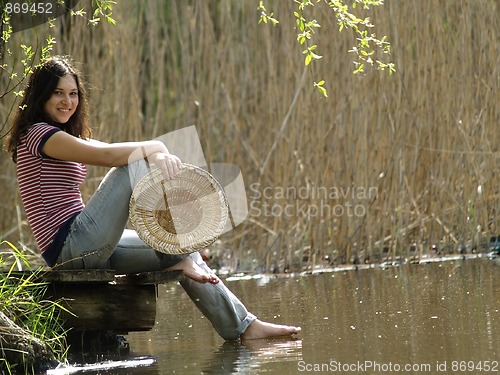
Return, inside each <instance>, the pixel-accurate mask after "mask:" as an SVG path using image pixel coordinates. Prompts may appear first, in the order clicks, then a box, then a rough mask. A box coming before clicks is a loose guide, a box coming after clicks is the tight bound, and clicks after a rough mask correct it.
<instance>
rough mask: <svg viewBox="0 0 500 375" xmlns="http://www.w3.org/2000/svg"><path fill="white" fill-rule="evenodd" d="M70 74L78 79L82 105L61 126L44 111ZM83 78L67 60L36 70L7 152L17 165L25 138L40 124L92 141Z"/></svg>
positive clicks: (56, 60) (54, 59) (49, 62)
mask: <svg viewBox="0 0 500 375" xmlns="http://www.w3.org/2000/svg"><path fill="white" fill-rule="evenodd" d="M68 74H70V75H72V76H73V77H74V78H75V81H76V85H77V87H78V98H79V104H78V106H77V108H76V111H75V113H74V114H73V116H71V117H70V119H69V120H68V122H67V123H65V124H60V123H57V122H55V121H53V120H52V119H51V118H50V116H48V114H47V113H46V112H45V110H44V108H43V107H44V104H45V103H46V102H47V100H49V99H50V97H51V95H52V93H53V92H54V90H55V89H56V87H57V84H58V83H59V79H60V78H61V77H63V76H65V75H68ZM80 76H81V74H80V73H79V72H78V71H77V69H76V68H75V67H74V66H73V64H72V63H71V61H70V60H69V59H68V58H67V57H64V56H54V57H52V58H50V59H49V60H47V61H46V62H44V63H43V64H41V65H39V66H37V67H36V68H35V70H34V71H33V73H32V74H31V76H30V78H29V81H28V85H27V86H26V89H25V91H24V96H23V98H22V100H21V103H20V105H19V108H18V110H17V113H16V116H15V117H14V124H13V127H12V130H11V133H10V138H9V139H8V141H7V151H9V152H10V153H11V155H12V160H14V162H16V161H17V146H18V145H19V142H20V139H21V137H22V136H23V135H24V134H25V133H26V132H27V131H28V129H29V128H30V126H32V125H33V124H36V123H38V122H45V123H48V124H50V125H54V126H57V127H59V128H61V129H63V130H64V131H66V132H67V133H69V134H71V135H73V136H75V137H79V138H90V137H91V136H92V131H91V130H90V127H89V125H88V120H87V101H86V95H85V88H84V86H83V84H82V79H81V78H80Z"/></svg>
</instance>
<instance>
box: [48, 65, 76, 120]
mask: <svg viewBox="0 0 500 375" xmlns="http://www.w3.org/2000/svg"><path fill="white" fill-rule="evenodd" d="M78 103H79V98H78V86H77V84H76V80H75V77H73V76H72V75H71V74H67V75H65V76H62V77H61V78H59V82H58V83H57V87H56V88H55V90H54V92H53V93H52V95H51V96H50V98H49V100H47V101H46V102H45V104H44V105H43V109H44V110H45V112H46V113H47V114H48V115H49V116H50V118H51V119H52V120H54V121H55V122H58V123H61V124H65V123H66V122H68V120H69V119H70V117H71V116H73V114H74V113H75V111H76V107H78Z"/></svg>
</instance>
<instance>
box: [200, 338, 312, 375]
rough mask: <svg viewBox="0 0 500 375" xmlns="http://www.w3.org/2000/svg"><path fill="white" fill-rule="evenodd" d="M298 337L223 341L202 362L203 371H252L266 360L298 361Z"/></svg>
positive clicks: (228, 373)
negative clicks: (295, 338) (209, 356)
mask: <svg viewBox="0 0 500 375" xmlns="http://www.w3.org/2000/svg"><path fill="white" fill-rule="evenodd" d="M301 349H302V341H301V340H279V339H276V340H254V341H246V342H244V343H239V342H226V343H224V344H222V345H221V346H220V347H219V348H218V349H217V350H216V351H215V352H214V354H213V355H212V357H211V358H210V359H209V360H207V361H206V363H204V364H203V365H202V373H203V374H217V375H231V374H255V373H256V372H258V370H259V369H260V368H261V367H262V365H263V364H266V363H269V362H280V363H281V362H287V361H288V362H290V361H291V362H294V363H297V362H298V361H299V360H300V358H301V356H302V354H301V353H302V350H301Z"/></svg>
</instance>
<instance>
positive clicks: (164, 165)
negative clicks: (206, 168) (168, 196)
mask: <svg viewBox="0 0 500 375" xmlns="http://www.w3.org/2000/svg"><path fill="white" fill-rule="evenodd" d="M148 161H149V162H150V163H153V164H154V165H155V166H156V167H157V168H160V169H161V172H162V174H163V177H164V178H165V179H167V180H171V179H173V178H174V177H175V176H176V175H177V174H178V173H179V172H180V171H181V170H182V169H183V168H184V165H183V164H182V162H181V159H179V158H178V157H177V156H175V155H172V154H170V153H168V152H155V153H153V154H151V155H149V156H148Z"/></svg>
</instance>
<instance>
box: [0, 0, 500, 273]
mask: <svg viewBox="0 0 500 375" xmlns="http://www.w3.org/2000/svg"><path fill="white" fill-rule="evenodd" d="M257 6H258V2H257V1H244V2H243V1H228V0H226V1H186V0H184V1H147V2H137V1H131V0H122V1H120V2H119V3H118V4H117V5H116V6H115V9H114V11H113V16H114V17H115V19H116V21H117V26H112V25H102V26H100V27H99V28H96V29H92V30H90V29H89V27H88V26H86V25H85V22H84V20H82V19H78V18H64V19H63V20H62V21H60V23H59V26H58V30H57V31H56V34H57V35H56V37H57V39H58V41H59V42H58V43H57V44H56V46H55V50H54V53H61V54H70V55H72V56H73V58H74V59H75V60H76V61H80V62H82V63H83V65H82V69H83V70H84V71H85V74H86V78H87V81H88V83H89V88H90V101H91V108H92V122H93V124H94V133H95V136H96V137H97V138H99V139H102V140H106V141H126V140H138V139H149V138H153V137H156V136H159V135H162V134H165V133H168V132H171V131H173V130H175V129H179V128H182V127H185V126H189V125H192V124H196V126H197V130H198V133H199V135H200V137H201V142H202V146H203V149H204V151H205V156H206V158H207V160H208V161H209V162H219V163H220V162H227V163H233V164H236V165H238V166H239V167H240V168H241V170H242V174H243V178H244V181H245V186H246V188H247V199H248V204H249V209H250V211H249V216H248V218H247V220H246V221H245V222H244V223H243V224H241V225H240V226H239V227H238V228H236V229H235V230H234V231H232V232H230V233H227V234H225V235H224V236H223V237H222V238H221V240H220V241H219V243H218V244H217V245H215V246H214V247H213V253H214V254H215V255H216V256H218V257H219V258H220V259H219V260H220V261H221V262H222V263H220V264H221V265H226V266H228V267H229V268H231V269H233V270H234V269H239V270H257V271H268V272H269V271H276V272H282V271H285V270H290V271H291V270H301V269H304V268H305V267H309V268H314V267H315V266H317V265H323V266H327V265H330V264H331V263H332V262H333V263H351V262H375V261H381V260H382V259H387V258H388V259H395V258H397V257H417V258H418V257H420V256H424V255H429V254H431V253H433V252H443V251H445V252H456V251H469V252H470V251H475V250H476V251H478V250H480V249H482V248H484V246H487V244H485V239H488V237H489V236H490V235H496V234H497V233H499V231H500V229H499V228H498V224H499V222H498V219H497V215H496V213H497V212H498V211H499V208H500V207H499V199H498V198H499V197H498V194H499V193H498V190H499V189H498V188H497V181H496V178H497V177H498V174H499V163H498V159H499V157H500V153H499V151H498V144H499V132H498V130H497V123H498V120H499V110H498V103H499V92H500V90H499V89H500V82H499V74H498V71H497V69H498V65H499V64H498V60H499V56H500V53H499V51H498V49H499V48H500V47H499V46H500V43H498V42H499V40H498V39H499V38H500V31H499V21H498V14H499V12H500V10H499V9H498V4H497V3H496V2H495V1H494V0H478V1H474V2H461V1H455V0H445V1H441V0H425V1H418V0H410V1H404V2H403V1H395V0H387V1H386V2H385V5H384V6H382V7H378V8H376V9H373V10H370V13H371V14H370V15H371V17H372V20H373V22H374V23H375V24H376V25H377V27H376V30H375V31H376V32H377V35H387V36H388V38H389V40H390V42H391V44H392V59H393V61H394V62H395V63H396V68H397V73H396V74H393V75H392V76H388V75H387V74H385V73H383V72H377V71H372V72H368V73H367V74H366V75H365V76H362V77H360V76H354V75H353V74H352V71H353V70H354V66H353V65H352V62H351V60H352V56H351V55H350V54H349V53H348V52H347V51H348V50H349V49H350V48H351V46H352V45H354V40H353V39H352V38H353V35H352V34H350V33H349V32H343V33H339V32H338V27H337V26H336V24H335V20H334V18H333V15H332V14H331V13H330V12H329V11H328V9H326V8H325V7H321V6H315V7H314V8H313V10H312V11H313V12H315V14H313V15H312V16H314V17H315V18H317V19H318V21H319V22H320V24H321V25H322V29H321V30H320V32H319V33H318V34H317V36H316V37H317V40H316V41H317V43H318V45H319V47H318V53H319V54H321V55H323V56H324V57H323V59H322V60H320V61H317V62H314V63H313V64H312V68H311V69H309V70H307V71H304V66H303V58H302V54H301V48H300V46H298V45H297V43H296V41H295V39H296V31H295V30H294V17H293V16H292V9H293V3H292V2H284V1H269V3H268V4H267V7H268V8H269V9H272V10H273V11H274V13H275V16H276V17H277V18H278V19H279V20H280V24H279V26H277V27H272V26H271V25H262V24H260V25H259V24H258V14H257V10H256V8H257ZM19 37H21V35H15V36H14V39H15V38H19ZM319 79H325V80H326V82H327V83H326V86H327V89H328V93H329V97H328V98H327V99H324V98H322V97H321V96H320V95H319V93H318V92H317V90H316V89H315V88H314V87H313V81H317V80H319ZM294 99H295V100H294ZM9 105H11V103H9V102H8V100H2V102H1V103H0V106H2V109H1V110H0V117H1V118H0V120H2V121H4V120H5V118H4V117H5V116H6V115H5V114H6V113H8V108H9ZM2 123H3V122H2ZM7 159H8V156H7V154H5V153H4V154H3V155H2V156H1V161H0V163H1V168H2V175H1V177H0V184H1V187H0V188H1V191H2V192H3V195H4V196H5V199H4V200H2V202H1V203H0V205H1V209H2V212H3V213H4V215H3V216H2V218H1V219H0V220H1V224H0V225H1V230H0V233H2V235H3V236H4V237H5V238H7V239H10V240H11V241H18V240H20V241H22V242H23V243H26V244H28V245H29V244H31V245H32V242H30V241H31V240H30V237H29V231H28V228H27V226H26V223H25V220H24V218H23V214H22V211H21V210H20V208H19V206H20V202H19V197H18V193H17V188H16V182H15V171H14V166H13V164H12V163H11V162H9V161H8V160H7ZM104 173H105V170H103V169H102V168H92V169H90V171H89V176H88V181H87V182H86V185H85V189H84V191H85V194H86V197H88V196H89V194H90V193H91V192H92V191H93V190H94V189H95V187H96V186H97V184H98V182H99V180H100V179H101V178H102V176H103V174H104ZM327 263H328V264H327Z"/></svg>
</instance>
